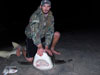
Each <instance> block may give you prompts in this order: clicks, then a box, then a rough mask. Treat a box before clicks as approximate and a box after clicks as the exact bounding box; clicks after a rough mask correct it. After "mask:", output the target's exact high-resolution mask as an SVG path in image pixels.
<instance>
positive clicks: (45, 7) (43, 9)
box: [41, 4, 51, 14]
mask: <svg viewBox="0 0 100 75" xmlns="http://www.w3.org/2000/svg"><path fill="white" fill-rule="evenodd" d="M50 8H51V6H50V5H49V4H44V5H43V6H41V9H42V12H43V13H44V14H47V13H48V12H49V11H50Z"/></svg>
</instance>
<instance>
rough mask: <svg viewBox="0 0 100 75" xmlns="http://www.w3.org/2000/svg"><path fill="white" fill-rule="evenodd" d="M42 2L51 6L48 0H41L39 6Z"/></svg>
mask: <svg viewBox="0 0 100 75" xmlns="http://www.w3.org/2000/svg"><path fill="white" fill-rule="evenodd" d="M44 4H49V5H50V6H51V2H50V0H42V1H41V6H43V5H44Z"/></svg>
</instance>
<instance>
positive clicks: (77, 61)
mask: <svg viewBox="0 0 100 75" xmlns="http://www.w3.org/2000/svg"><path fill="white" fill-rule="evenodd" d="M99 45H100V35H99V33H92V32H91V33H90V32H88V33H79V32H77V33H74V32H70V33H63V34H62V35H61V38H60V41H59V43H58V44H57V46H56V48H55V49H56V50H57V51H60V52H61V55H60V56H59V55H55V58H56V59H59V60H65V61H66V63H64V64H55V65H54V68H53V69H51V70H48V71H40V70H37V69H35V68H34V67H33V66H32V64H30V65H22V64H19V63H18V61H26V60H25V59H24V57H23V56H22V55H21V56H20V57H17V56H16V55H11V56H10V57H9V58H8V59H6V58H2V57H0V74H1V73H2V71H3V69H4V67H5V66H10V65H12V66H17V68H18V72H17V73H15V74H11V75H100V46H99ZM70 60H71V61H70Z"/></svg>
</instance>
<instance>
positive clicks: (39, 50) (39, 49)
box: [37, 44, 44, 56]
mask: <svg viewBox="0 0 100 75" xmlns="http://www.w3.org/2000/svg"><path fill="white" fill-rule="evenodd" d="M37 47H38V50H37V54H38V55H39V56H42V55H43V52H44V49H43V47H42V44H39V45H38V46H37Z"/></svg>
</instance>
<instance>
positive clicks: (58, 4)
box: [0, 0, 100, 45]
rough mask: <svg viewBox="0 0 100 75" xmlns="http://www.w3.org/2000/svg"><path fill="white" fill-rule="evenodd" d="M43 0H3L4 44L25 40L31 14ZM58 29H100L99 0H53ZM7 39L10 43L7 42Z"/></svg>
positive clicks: (0, 7)
mask: <svg viewBox="0 0 100 75" xmlns="http://www.w3.org/2000/svg"><path fill="white" fill-rule="evenodd" d="M40 1H41V0H31V1H28V0H27V1H18V0H13V1H10V0H9V1H4V0H3V1H0V34H1V35H0V42H1V43H0V45H6V44H11V41H18V42H19V41H20V40H25V34H24V30H25V27H26V25H27V24H28V21H29V17H30V16H31V14H32V13H33V12H34V11H35V10H36V9H37V8H38V6H39V5H40ZM51 2H52V8H51V10H52V11H53V14H54V17H55V30H57V31H59V32H61V33H63V32H64V33H67V32H90V31H91V32H99V25H100V23H99V17H100V12H99V9H100V8H99V2H97V1H95V0H81V1H80V0H51ZM5 43H6V44H5Z"/></svg>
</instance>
